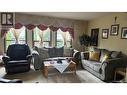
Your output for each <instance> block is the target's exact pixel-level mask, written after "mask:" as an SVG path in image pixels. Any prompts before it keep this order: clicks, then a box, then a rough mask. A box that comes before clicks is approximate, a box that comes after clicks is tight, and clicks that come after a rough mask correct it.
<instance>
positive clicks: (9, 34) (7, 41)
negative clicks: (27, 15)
mask: <svg viewBox="0 0 127 95" xmlns="http://www.w3.org/2000/svg"><path fill="white" fill-rule="evenodd" d="M25 30H26V29H25V27H22V28H21V29H17V31H19V32H20V35H19V37H18V43H19V44H25V43H26V31H25ZM15 42H16V40H15V37H14V35H13V33H12V31H11V29H10V30H9V31H8V32H7V34H6V37H5V51H6V50H7V48H8V46H9V45H11V44H15Z"/></svg>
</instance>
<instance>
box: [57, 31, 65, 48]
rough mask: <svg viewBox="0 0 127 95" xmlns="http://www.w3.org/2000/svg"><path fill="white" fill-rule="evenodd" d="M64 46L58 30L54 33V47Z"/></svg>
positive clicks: (60, 32)
mask: <svg viewBox="0 0 127 95" xmlns="http://www.w3.org/2000/svg"><path fill="white" fill-rule="evenodd" d="M63 46H64V38H63V36H62V31H61V30H60V29H59V30H57V32H56V47H63Z"/></svg>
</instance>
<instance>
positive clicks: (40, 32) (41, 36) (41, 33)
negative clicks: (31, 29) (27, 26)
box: [38, 29, 44, 47]
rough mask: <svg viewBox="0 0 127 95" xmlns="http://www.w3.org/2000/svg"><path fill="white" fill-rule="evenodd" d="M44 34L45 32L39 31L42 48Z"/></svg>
mask: <svg viewBox="0 0 127 95" xmlns="http://www.w3.org/2000/svg"><path fill="white" fill-rule="evenodd" d="M43 32H44V31H42V30H40V29H39V32H38V34H39V37H40V39H41V40H40V47H42V46H43Z"/></svg>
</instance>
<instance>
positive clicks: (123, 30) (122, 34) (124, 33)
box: [121, 27, 127, 39]
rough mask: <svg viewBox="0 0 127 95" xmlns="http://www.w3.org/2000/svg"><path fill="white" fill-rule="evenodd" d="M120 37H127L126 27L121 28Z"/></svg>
mask: <svg viewBox="0 0 127 95" xmlns="http://www.w3.org/2000/svg"><path fill="white" fill-rule="evenodd" d="M121 39H127V27H122V29H121Z"/></svg>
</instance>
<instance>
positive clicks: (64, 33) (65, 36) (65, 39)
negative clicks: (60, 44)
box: [61, 32, 67, 47]
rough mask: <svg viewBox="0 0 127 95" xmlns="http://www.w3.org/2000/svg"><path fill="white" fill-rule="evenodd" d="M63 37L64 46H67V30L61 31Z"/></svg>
mask: <svg viewBox="0 0 127 95" xmlns="http://www.w3.org/2000/svg"><path fill="white" fill-rule="evenodd" d="M61 34H62V36H63V39H64V46H65V47H67V32H61Z"/></svg>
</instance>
